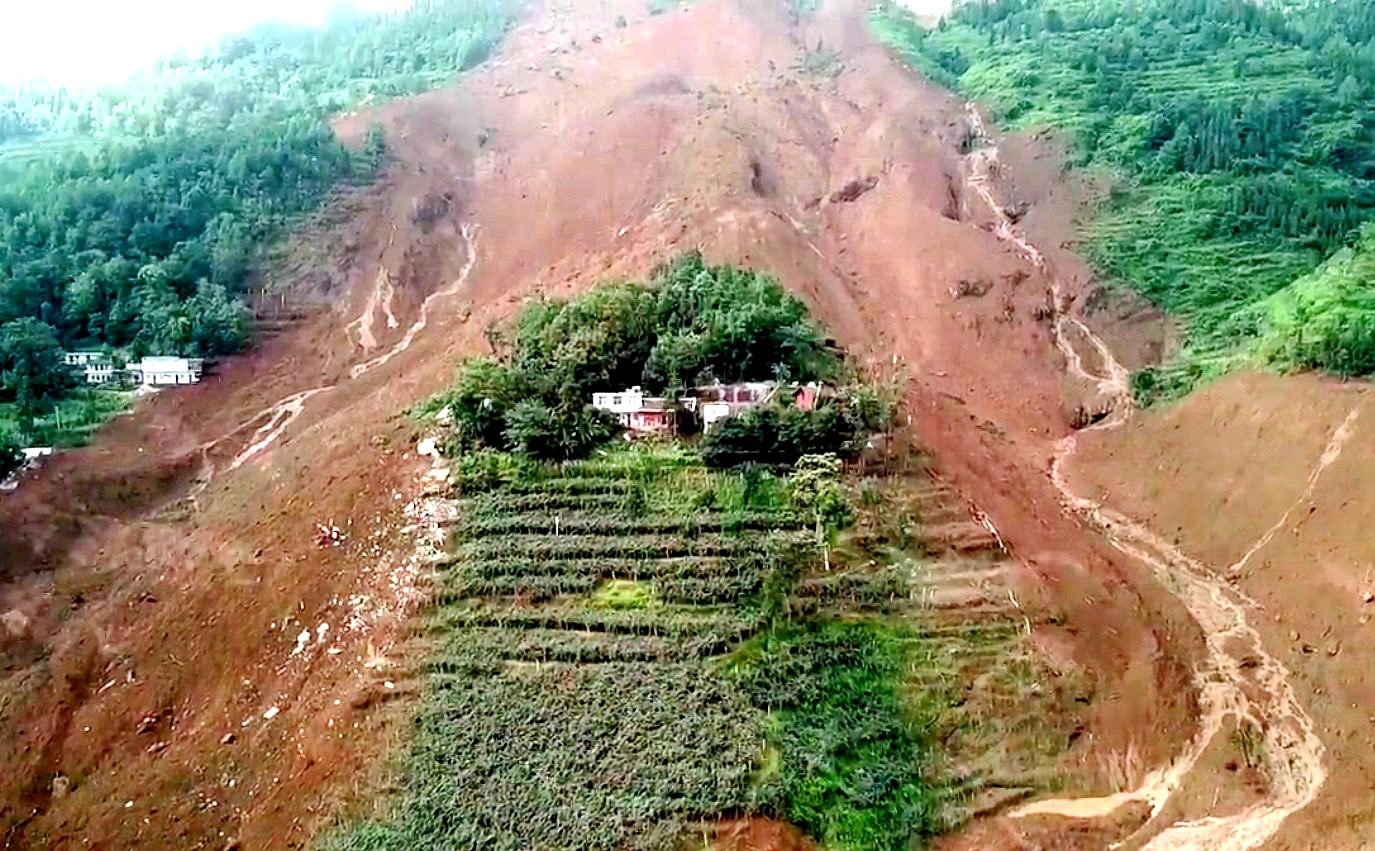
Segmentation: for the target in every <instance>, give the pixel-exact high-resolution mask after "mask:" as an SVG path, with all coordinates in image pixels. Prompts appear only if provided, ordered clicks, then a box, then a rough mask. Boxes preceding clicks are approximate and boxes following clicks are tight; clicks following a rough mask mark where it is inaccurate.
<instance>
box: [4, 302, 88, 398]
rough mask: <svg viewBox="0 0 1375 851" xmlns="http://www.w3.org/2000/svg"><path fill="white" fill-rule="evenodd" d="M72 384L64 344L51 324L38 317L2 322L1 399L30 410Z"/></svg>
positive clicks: (58, 394) (55, 396)
mask: <svg viewBox="0 0 1375 851" xmlns="http://www.w3.org/2000/svg"><path fill="white" fill-rule="evenodd" d="M71 385H72V376H71V373H70V371H69V370H68V369H67V368H66V367H65V366H64V365H63V363H62V346H61V345H60V344H59V343H58V342H57V337H56V336H55V335H54V334H53V329H52V327H51V326H49V325H46V324H44V323H42V322H39V321H38V320H37V319H16V320H14V321H12V322H7V323H5V324H4V325H0V402H13V403H15V404H17V405H18V406H19V410H20V411H22V412H25V413H31V412H33V411H36V410H38V409H39V408H41V407H43V406H45V405H47V404H50V403H51V402H53V401H55V400H56V399H58V398H59V397H60V396H61V395H62V394H63V392H64V391H65V390H66V389H67V388H68V387H70V386H71Z"/></svg>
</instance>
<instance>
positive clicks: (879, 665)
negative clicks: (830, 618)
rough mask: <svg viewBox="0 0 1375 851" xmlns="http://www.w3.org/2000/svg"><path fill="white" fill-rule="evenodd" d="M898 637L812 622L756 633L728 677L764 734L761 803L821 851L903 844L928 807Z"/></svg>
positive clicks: (925, 828)
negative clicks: (762, 711)
mask: <svg viewBox="0 0 1375 851" xmlns="http://www.w3.org/2000/svg"><path fill="white" fill-rule="evenodd" d="M905 646H906V645H905V643H904V641H903V636H902V635H900V634H898V633H896V632H895V631H893V630H892V629H889V628H887V627H883V626H879V625H876V624H865V623H830V624H826V623H822V624H817V623H812V624H808V625H804V626H797V627H788V628H784V629H778V630H775V631H773V632H769V633H765V634H764V635H762V636H761V637H760V638H759V639H757V641H756V643H755V644H754V645H753V646H750V647H748V648H747V649H746V650H745V651H744V652H743V653H742V659H743V660H744V661H743V663H742V664H739V665H737V667H736V669H735V672H736V675H737V677H738V682H739V684H740V686H741V687H742V688H743V689H744V691H745V693H746V694H747V695H748V696H749V698H750V700H751V702H753V703H754V704H755V705H756V706H759V707H763V708H767V709H769V710H771V712H772V723H771V725H770V727H769V729H768V738H769V742H770V744H771V745H772V746H773V748H774V750H775V752H776V753H777V758H778V762H777V769H776V771H775V773H773V774H772V775H770V776H768V777H767V780H766V781H765V782H764V783H763V784H761V786H760V788H759V789H758V790H757V791H756V795H757V796H758V798H759V799H760V800H761V802H763V803H766V804H770V803H771V804H772V805H773V806H775V807H777V808H778V809H779V810H780V813H779V814H780V815H782V816H785V817H786V818H788V819H789V820H790V821H792V822H794V823H795V824H797V825H799V826H800V827H802V828H803V829H804V830H806V831H807V833H808V834H810V835H811V836H813V837H815V838H816V839H817V840H819V842H820V843H821V844H822V846H823V847H826V848H837V849H885V850H886V849H891V851H900V849H905V848H909V847H912V846H911V842H912V838H913V837H914V836H920V835H922V834H925V833H929V832H930V831H931V829H932V827H933V826H934V825H933V820H934V817H935V802H934V799H933V795H932V792H931V790H930V789H929V788H928V786H927V785H926V782H925V778H924V770H925V764H926V748H925V745H924V743H923V742H922V739H921V736H920V735H919V731H918V728H917V727H916V725H914V724H910V723H908V722H907V721H905V720H904V719H905V718H906V717H908V715H907V712H906V711H905V709H904V707H903V705H902V700H901V697H900V692H899V684H900V683H901V681H902V677H903V673H904V668H905V665H906V658H907V654H906V651H905V649H904V648H905Z"/></svg>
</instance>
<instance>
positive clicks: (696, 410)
mask: <svg viewBox="0 0 1375 851" xmlns="http://www.w3.org/2000/svg"><path fill="white" fill-rule="evenodd" d="M784 394H787V395H788V396H790V397H791V398H792V400H793V402H794V404H796V405H797V407H799V408H801V409H803V410H805V411H810V410H812V409H813V408H814V407H816V402H817V399H818V398H819V397H820V395H821V387H820V386H819V385H817V384H814V383H813V384H779V383H777V382H773V381H749V382H741V383H738V384H719V383H718V384H714V385H709V386H706V387H697V388H694V389H693V390H692V391H690V392H689V393H687V394H686V395H684V396H682V397H679V398H676V399H670V398H668V397H665V396H648V395H645V393H644V392H643V391H642V390H641V389H640V388H639V387H631V388H630V389H628V390H622V391H620V392H618V393H593V394H592V407H594V408H598V409H600V410H603V411H608V412H610V413H612V414H614V415H615V416H616V419H617V420H618V421H619V422H620V424H621V427H622V428H624V429H625V430H626V431H628V432H630V433H632V434H673V433H676V432H677V431H678V430H679V429H680V428H681V427H682V426H683V425H684V424H685V421H686V420H688V419H689V418H692V419H694V420H695V421H696V422H697V423H699V424H700V425H701V428H702V430H703V431H711V430H712V429H713V428H714V427H715V426H716V425H718V424H719V423H720V422H721V421H722V420H726V419H729V418H730V417H733V416H736V415H738V414H741V413H743V412H745V411H748V410H750V409H751V408H757V407H760V406H761V405H768V404H771V403H773V402H776V401H778V400H779V399H780V398H781V397H782V396H783V395H784Z"/></svg>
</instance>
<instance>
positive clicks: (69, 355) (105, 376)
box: [62, 352, 118, 384]
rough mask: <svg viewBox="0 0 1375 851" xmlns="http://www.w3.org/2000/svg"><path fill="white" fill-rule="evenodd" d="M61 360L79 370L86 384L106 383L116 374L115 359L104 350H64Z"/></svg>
mask: <svg viewBox="0 0 1375 851" xmlns="http://www.w3.org/2000/svg"><path fill="white" fill-rule="evenodd" d="M62 362H63V363H65V364H66V365H67V366H70V367H72V368H74V369H76V370H77V371H79V372H80V373H81V374H82V376H83V377H84V378H85V379H86V383H87V384H108V383H110V382H111V381H114V380H115V378H116V377H117V376H118V372H117V371H116V370H115V359H114V358H112V357H110V356H109V355H108V354H106V353H105V352H65V353H64V354H63V355H62Z"/></svg>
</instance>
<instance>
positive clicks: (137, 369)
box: [127, 357, 205, 386]
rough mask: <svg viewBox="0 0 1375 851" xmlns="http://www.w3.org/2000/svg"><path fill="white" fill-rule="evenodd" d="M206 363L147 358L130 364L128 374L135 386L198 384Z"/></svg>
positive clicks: (186, 359)
mask: <svg viewBox="0 0 1375 851" xmlns="http://www.w3.org/2000/svg"><path fill="white" fill-rule="evenodd" d="M204 363H205V362H204V361H203V360H201V359H200V358H173V357H145V358H144V359H143V360H141V361H138V362H137V363H131V364H129V368H128V370H127V372H128V374H129V377H130V379H131V380H132V381H133V382H134V383H135V384H148V385H154V386H160V385H168V384H198V383H199V382H200V380H201V374H202V372H203V371H204Z"/></svg>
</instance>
